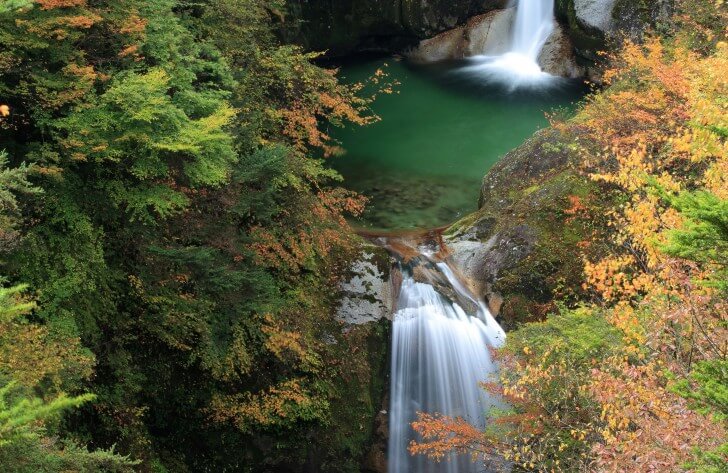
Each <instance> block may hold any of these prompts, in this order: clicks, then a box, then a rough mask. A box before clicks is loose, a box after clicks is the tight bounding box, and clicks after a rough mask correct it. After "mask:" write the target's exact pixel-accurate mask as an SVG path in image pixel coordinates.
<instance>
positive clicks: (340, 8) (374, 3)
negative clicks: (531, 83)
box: [288, 0, 673, 65]
mask: <svg viewBox="0 0 728 473" xmlns="http://www.w3.org/2000/svg"><path fill="white" fill-rule="evenodd" d="M514 1H515V0H513V1H511V0H288V5H289V8H290V12H291V14H292V15H293V17H294V18H295V20H296V28H295V29H294V31H293V35H294V37H293V38H288V39H290V40H293V41H295V42H298V43H300V44H302V45H303V46H304V47H306V48H307V49H310V50H315V51H328V53H329V55H330V56H343V55H347V54H351V53H354V52H363V51H377V52H388V53H389V52H400V51H403V50H406V49H408V48H409V47H412V46H415V45H417V44H418V43H419V42H420V41H421V40H423V39H428V38H432V37H434V36H436V35H438V34H439V33H442V32H446V31H454V30H455V28H456V27H458V26H460V25H465V24H466V22H467V21H468V19H471V18H473V17H475V16H477V15H481V14H483V13H487V12H490V11H493V10H497V9H503V8H505V7H507V6H512V5H513V4H514ZM672 4H673V0H556V3H555V10H556V11H555V13H556V17H557V18H558V20H559V22H560V23H561V24H562V25H563V31H564V32H565V33H566V35H567V36H568V37H569V39H570V42H571V43H573V45H574V49H575V51H576V53H577V55H578V56H579V57H580V58H582V59H583V60H584V61H583V63H584V64H585V65H586V64H588V63H591V62H592V61H594V60H596V59H597V55H596V52H597V51H599V50H601V49H604V48H605V45H606V43H607V41H608V40H609V38H610V37H619V36H622V35H626V36H627V37H630V38H632V39H639V37H640V36H641V35H642V33H643V32H644V31H645V30H646V29H647V28H648V26H650V25H652V26H654V25H656V24H659V23H661V22H663V21H666V19H667V17H668V16H669V13H670V11H671V9H672Z"/></svg>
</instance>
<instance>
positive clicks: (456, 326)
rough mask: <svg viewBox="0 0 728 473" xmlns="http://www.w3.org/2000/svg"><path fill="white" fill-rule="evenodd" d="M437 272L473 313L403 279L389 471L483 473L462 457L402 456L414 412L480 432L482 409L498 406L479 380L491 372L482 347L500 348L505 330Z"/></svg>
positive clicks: (444, 270)
mask: <svg viewBox="0 0 728 473" xmlns="http://www.w3.org/2000/svg"><path fill="white" fill-rule="evenodd" d="M437 268H438V270H439V272H440V273H441V274H442V275H443V276H444V277H445V278H446V279H447V281H448V282H449V283H450V286H451V288H452V289H453V290H454V291H455V292H456V293H458V294H459V295H460V296H461V297H462V298H464V299H468V300H470V301H472V302H474V303H475V305H477V307H478V310H477V314H473V315H468V314H466V313H465V311H464V310H463V309H462V308H461V307H460V306H459V305H458V304H457V303H454V302H452V301H450V300H448V299H447V298H445V297H444V296H442V295H441V294H439V293H438V292H437V291H436V290H435V288H434V287H433V286H432V285H429V284H425V283H421V282H416V281H415V280H414V279H413V278H411V277H407V278H405V279H404V281H403V283H402V289H401V292H400V296H399V307H398V311H397V313H396V314H395V317H394V328H393V336H392V372H391V375H392V377H391V383H392V384H391V394H390V395H391V399H390V412H389V425H390V433H389V435H390V436H389V464H388V471H389V473H474V472H476V471H482V465H475V464H473V463H472V462H471V460H470V458H469V457H467V456H459V457H456V456H453V457H451V458H449V459H446V460H445V461H443V462H440V463H435V462H432V461H429V460H427V459H425V458H423V457H421V456H418V457H412V456H411V455H410V454H409V452H408V446H409V443H410V441H412V440H413V439H415V435H416V434H415V432H414V429H413V428H412V426H411V423H412V422H413V421H414V420H416V414H417V412H426V413H431V414H434V413H440V414H443V415H446V416H450V417H462V418H464V419H466V420H467V421H469V422H470V423H471V424H473V425H475V426H478V427H480V428H484V427H485V415H486V413H487V411H488V410H489V409H490V408H491V407H492V406H493V405H495V404H497V401H496V400H493V399H491V398H490V396H489V395H488V394H487V393H486V392H485V391H484V390H483V389H482V388H481V387H480V386H479V382H481V381H487V380H488V379H489V376H490V375H491V374H492V373H494V372H495V371H496V367H495V365H494V363H493V361H492V360H491V356H490V352H489V350H488V347H489V346H491V347H498V346H500V345H502V344H503V342H504V341H505V333H504V332H503V330H502V329H501V327H500V326H499V325H498V323H497V322H496V321H495V319H494V318H493V316H492V315H491V314H490V312H489V311H488V309H487V308H486V307H485V305H484V304H483V303H482V302H478V301H476V300H475V299H474V298H473V297H472V296H471V295H470V294H469V293H468V291H467V290H466V289H465V288H464V287H463V286H462V285H461V284H460V282H459V281H458V280H457V278H456V277H455V275H454V274H453V272H452V271H451V270H450V268H449V267H448V266H447V265H446V264H444V263H438V264H437Z"/></svg>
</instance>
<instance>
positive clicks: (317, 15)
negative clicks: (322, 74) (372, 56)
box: [288, 0, 507, 56]
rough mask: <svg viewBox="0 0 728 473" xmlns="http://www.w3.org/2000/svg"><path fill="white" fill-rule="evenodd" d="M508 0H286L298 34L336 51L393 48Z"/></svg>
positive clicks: (306, 42)
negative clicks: (297, 26)
mask: <svg viewBox="0 0 728 473" xmlns="http://www.w3.org/2000/svg"><path fill="white" fill-rule="evenodd" d="M506 2H507V0H289V2H288V3H289V7H290V10H291V11H292V13H293V15H294V16H295V17H296V19H297V20H299V22H300V25H299V28H298V32H297V33H298V34H297V36H298V37H297V38H296V39H297V40H298V41H299V42H301V43H302V44H303V45H304V46H306V47H307V48H309V49H312V50H321V51H323V50H326V51H329V54H330V55H333V56H341V55H346V54H351V53H353V52H361V51H380V52H397V51H400V50H402V49H404V48H406V47H407V46H409V45H412V44H416V43H417V41H419V40H420V39H423V38H428V37H431V36H433V35H436V34H437V33H440V32H442V31H445V30H449V29H452V28H454V27H455V26H457V25H458V24H460V23H463V22H464V21H466V20H467V19H468V18H469V17H471V16H473V15H477V14H479V13H483V12H486V11H489V10H492V9H495V8H502V7H503V6H504V5H505V3H506Z"/></svg>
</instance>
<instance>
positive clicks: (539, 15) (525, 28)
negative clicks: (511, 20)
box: [510, 0, 554, 63]
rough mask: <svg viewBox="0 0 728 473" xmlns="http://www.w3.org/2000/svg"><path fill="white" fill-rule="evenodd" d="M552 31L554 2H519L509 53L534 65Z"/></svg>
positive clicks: (543, 0)
mask: <svg viewBox="0 0 728 473" xmlns="http://www.w3.org/2000/svg"><path fill="white" fill-rule="evenodd" d="M553 31H554V0H519V1H518V7H517V8H516V22H515V24H514V26H513V37H512V39H511V50H510V53H511V54H520V55H522V56H525V57H526V58H528V59H529V60H530V61H532V62H534V63H535V62H536V61H537V60H538V55H539V53H540V52H541V50H542V49H543V46H544V44H546V40H548V39H549V36H551V33H553Z"/></svg>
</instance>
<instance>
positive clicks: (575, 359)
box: [506, 307, 622, 370]
mask: <svg viewBox="0 0 728 473" xmlns="http://www.w3.org/2000/svg"><path fill="white" fill-rule="evenodd" d="M621 344H622V336H621V334H620V333H619V331H618V330H617V329H615V328H614V326H612V325H611V324H609V323H608V322H607V321H606V319H605V318H604V316H603V314H601V313H600V312H597V311H594V310H593V309H591V308H587V307H581V308H577V309H567V308H565V307H562V308H561V310H560V311H559V313H557V314H553V315H551V316H550V317H548V318H547V319H546V320H545V321H543V322H534V323H529V324H526V325H523V326H522V327H520V328H519V329H518V330H516V331H514V332H512V333H511V334H509V337H508V345H507V348H506V349H507V350H508V351H510V352H515V353H517V352H522V351H523V349H524V348H526V347H528V350H529V352H531V353H533V356H535V357H543V356H547V355H548V356H551V355H552V354H553V356H554V357H555V358H558V359H562V358H564V357H566V358H567V359H568V362H569V364H570V365H571V366H572V367H573V368H574V369H577V370H578V369H581V370H584V369H587V368H588V367H589V366H591V364H592V363H593V361H594V360H598V359H601V358H603V357H606V356H609V355H610V354H613V353H617V352H618V350H619V347H620V346H621Z"/></svg>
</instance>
